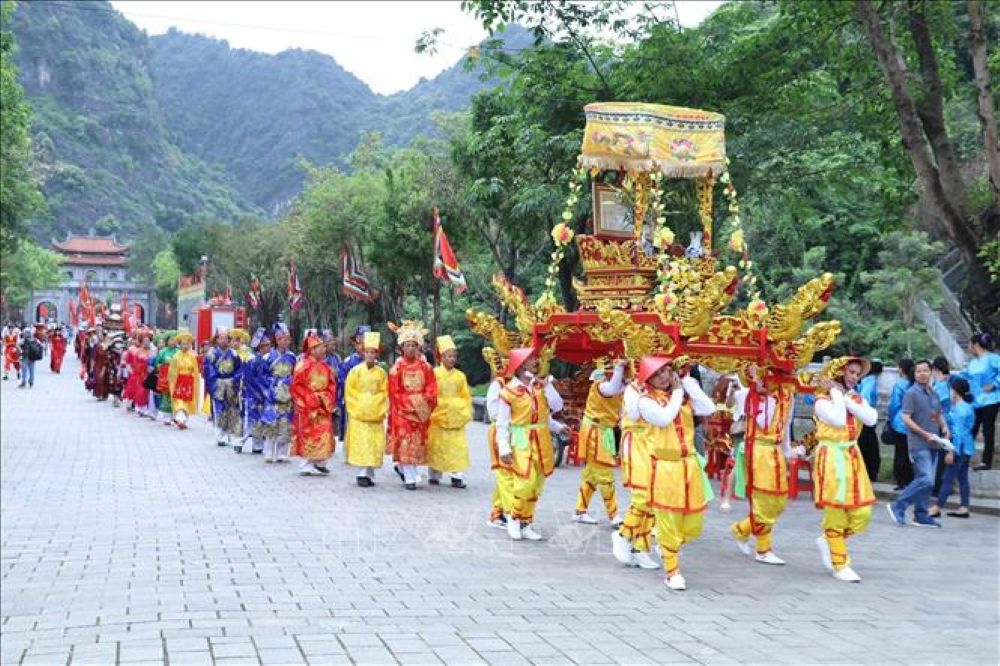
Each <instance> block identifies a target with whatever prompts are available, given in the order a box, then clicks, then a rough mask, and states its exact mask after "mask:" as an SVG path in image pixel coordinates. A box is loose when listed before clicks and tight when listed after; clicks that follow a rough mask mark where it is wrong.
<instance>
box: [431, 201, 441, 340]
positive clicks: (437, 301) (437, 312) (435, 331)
mask: <svg viewBox="0 0 1000 666" xmlns="http://www.w3.org/2000/svg"><path fill="white" fill-rule="evenodd" d="M433 226H434V230H433V232H432V233H431V281H432V282H433V283H434V289H433V292H432V293H433V299H434V300H433V304H434V305H433V315H432V316H433V318H434V321H433V323H432V324H431V331H432V335H433V336H434V340H435V342H434V345H435V346H436V345H437V342H436V340H437V338H438V336H439V335H441V280H439V279H438V276H437V275H435V274H434V266H435V263H436V261H437V250H436V248H437V235H438V227H440V226H441V218H440V217H438V209H437V206H434V224H433Z"/></svg>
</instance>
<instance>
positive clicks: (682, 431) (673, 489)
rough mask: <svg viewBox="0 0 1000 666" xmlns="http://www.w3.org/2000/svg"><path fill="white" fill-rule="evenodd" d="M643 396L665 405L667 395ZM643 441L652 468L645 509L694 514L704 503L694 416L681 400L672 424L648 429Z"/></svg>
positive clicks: (654, 393) (687, 405) (653, 394)
mask: <svg viewBox="0 0 1000 666" xmlns="http://www.w3.org/2000/svg"><path fill="white" fill-rule="evenodd" d="M647 395H649V397H651V398H653V399H654V400H656V401H657V402H659V403H660V404H666V403H667V402H668V400H669V395H668V394H667V393H666V392H662V391H650V392H649V393H648V394H647ZM643 438H644V439H645V440H646V446H647V448H648V450H649V455H650V458H651V464H652V478H651V479H650V488H651V491H650V496H649V505H650V506H652V507H654V508H656V509H660V510H661V511H670V512H673V513H696V512H699V511H703V510H704V509H705V505H706V504H707V503H708V501H707V499H706V497H705V485H704V482H703V480H702V474H703V472H702V469H701V462H700V461H699V460H698V456H697V451H696V450H695V447H694V412H693V411H692V410H691V405H690V404H689V403H688V402H687V401H686V400H685V402H684V404H683V405H681V409H680V412H679V413H678V415H677V418H676V419H674V422H673V423H672V424H670V425H668V426H666V427H665V428H653V427H649V428H647V429H646V430H645V433H644V435H643Z"/></svg>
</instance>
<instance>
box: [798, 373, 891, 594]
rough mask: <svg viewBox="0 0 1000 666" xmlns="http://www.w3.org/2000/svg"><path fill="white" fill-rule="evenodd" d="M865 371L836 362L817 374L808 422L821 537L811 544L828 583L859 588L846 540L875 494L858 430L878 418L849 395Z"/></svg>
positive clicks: (860, 528) (860, 526)
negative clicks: (814, 443)
mask: <svg viewBox="0 0 1000 666" xmlns="http://www.w3.org/2000/svg"><path fill="white" fill-rule="evenodd" d="M870 368H871V364H870V363H869V362H868V361H866V360H865V359H862V358H854V357H848V356H842V357H840V358H838V359H834V360H832V361H830V362H828V363H827V364H826V365H825V366H824V367H823V369H822V370H820V373H819V375H820V384H819V388H818V390H817V393H816V406H815V408H814V412H813V420H814V421H815V422H816V440H817V442H818V445H817V447H816V452H815V454H814V459H813V479H814V484H815V487H816V491H815V493H816V506H817V508H820V509H823V536H821V537H818V538H817V539H816V545H817V546H818V547H819V552H820V556H821V557H822V559H823V566H825V567H826V568H827V569H828V570H830V571H832V572H833V577H834V578H836V579H837V580H841V581H844V582H847V583H860V582H861V576H859V575H858V574H857V573H855V571H854V569H852V568H851V558H850V557H849V556H848V555H847V539H848V537H851V536H853V535H855V534H858V533H859V532H864V531H865V530H866V529H868V522H869V521H870V520H871V517H872V505H873V504H875V493H874V492H873V491H872V484H871V481H870V480H869V477H868V472H867V470H866V469H865V462H864V459H863V458H862V457H861V451H860V450H859V449H858V435H860V434H861V426H862V425H866V426H874V425H875V423H876V422H877V421H878V412H876V411H875V408H874V407H872V406H871V405H869V404H868V403H867V402H865V399H864V398H863V397H861V394H860V393H858V392H857V391H856V390H855V386H856V385H857V383H858V381H859V380H860V379H861V377H863V376H864V375H865V374H867V373H868V370H869V369H870Z"/></svg>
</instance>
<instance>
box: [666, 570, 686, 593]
mask: <svg viewBox="0 0 1000 666" xmlns="http://www.w3.org/2000/svg"><path fill="white" fill-rule="evenodd" d="M664 582H665V583H666V585H667V587H669V588H670V589H671V590H677V591H678V592H679V591H681V590H686V589H687V581H686V580H684V576H682V575H681V574H680V572H679V571H678V572H677V573H675V574H674V575H673V576H667V580H666V581H664Z"/></svg>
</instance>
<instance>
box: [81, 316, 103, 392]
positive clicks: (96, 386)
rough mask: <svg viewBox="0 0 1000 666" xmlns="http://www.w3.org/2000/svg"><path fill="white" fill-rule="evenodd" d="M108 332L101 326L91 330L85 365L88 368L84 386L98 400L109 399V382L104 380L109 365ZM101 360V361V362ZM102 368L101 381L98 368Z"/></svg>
mask: <svg viewBox="0 0 1000 666" xmlns="http://www.w3.org/2000/svg"><path fill="white" fill-rule="evenodd" d="M106 335H107V334H106V333H105V332H104V331H102V330H101V329H99V328H95V329H94V330H93V331H91V334H90V337H89V338H88V339H87V351H86V353H85V361H86V363H85V365H86V368H87V374H86V381H85V382H84V386H85V387H86V389H87V390H88V391H89V392H90V393H91V394H92V395H93V396H94V397H95V398H97V399H98V400H104V399H107V397H108V394H107V390H106V388H107V384H106V382H105V381H104V374H103V373H104V370H105V369H106V367H107V362H108V358H107V352H106V350H105V349H104V348H103V347H104V344H103V343H104V338H105V337H106ZM99 361H100V362H99ZM99 369H100V371H101V375H100V382H98V370H99Z"/></svg>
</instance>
